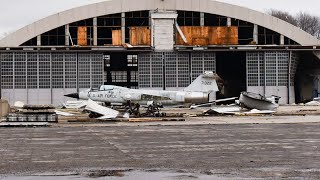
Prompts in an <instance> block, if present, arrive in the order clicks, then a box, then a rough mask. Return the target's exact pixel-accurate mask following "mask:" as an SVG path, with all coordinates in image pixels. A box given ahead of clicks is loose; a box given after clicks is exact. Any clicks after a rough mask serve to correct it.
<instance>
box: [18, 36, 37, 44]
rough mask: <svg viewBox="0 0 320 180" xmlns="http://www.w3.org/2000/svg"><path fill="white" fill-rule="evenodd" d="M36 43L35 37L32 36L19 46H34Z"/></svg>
mask: <svg viewBox="0 0 320 180" xmlns="http://www.w3.org/2000/svg"><path fill="white" fill-rule="evenodd" d="M36 45H37V37H34V38H32V39H31V40H29V41H27V42H25V43H23V44H22V45H21V46H36Z"/></svg>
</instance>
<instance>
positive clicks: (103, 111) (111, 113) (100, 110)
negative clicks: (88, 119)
mask: <svg viewBox="0 0 320 180" xmlns="http://www.w3.org/2000/svg"><path fill="white" fill-rule="evenodd" d="M85 110H87V111H91V112H94V113H97V114H100V115H102V117H103V118H102V117H100V118H102V119H112V118H116V117H117V116H118V115H119V111H116V110H113V109H110V108H107V107H104V106H101V105H99V104H98V103H96V102H94V101H92V100H91V99H89V100H88V104H87V106H86V107H85ZM100 118H99V119H100Z"/></svg>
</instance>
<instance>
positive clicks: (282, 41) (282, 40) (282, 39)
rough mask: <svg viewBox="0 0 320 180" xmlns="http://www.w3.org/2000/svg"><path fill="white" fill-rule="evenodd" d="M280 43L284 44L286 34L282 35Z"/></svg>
mask: <svg viewBox="0 0 320 180" xmlns="http://www.w3.org/2000/svg"><path fill="white" fill-rule="evenodd" d="M280 45H284V35H282V34H281V35H280Z"/></svg>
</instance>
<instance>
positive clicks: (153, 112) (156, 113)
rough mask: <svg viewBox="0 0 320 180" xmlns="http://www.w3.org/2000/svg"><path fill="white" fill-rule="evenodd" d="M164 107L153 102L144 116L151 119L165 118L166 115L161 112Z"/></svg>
mask: <svg viewBox="0 0 320 180" xmlns="http://www.w3.org/2000/svg"><path fill="white" fill-rule="evenodd" d="M162 107H163V106H162V104H161V103H155V102H152V103H150V104H149V105H148V107H147V109H146V112H145V113H144V114H143V115H144V116H149V117H150V116H151V117H165V116H166V113H163V112H160V108H162Z"/></svg>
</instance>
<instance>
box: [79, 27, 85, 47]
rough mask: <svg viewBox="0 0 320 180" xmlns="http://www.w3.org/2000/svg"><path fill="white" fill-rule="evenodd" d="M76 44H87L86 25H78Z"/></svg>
mask: <svg viewBox="0 0 320 180" xmlns="http://www.w3.org/2000/svg"><path fill="white" fill-rule="evenodd" d="M78 45H79V46H86V45H87V27H86V26H79V27H78Z"/></svg>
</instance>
